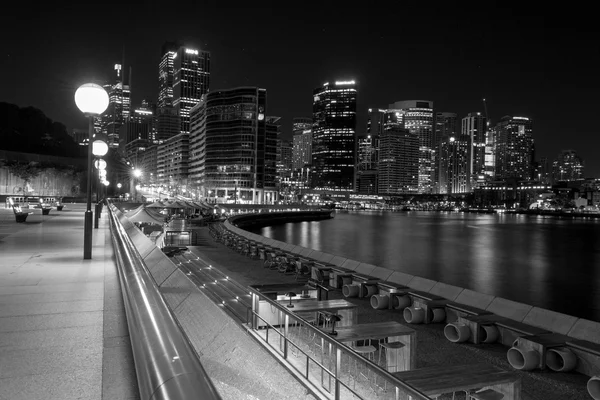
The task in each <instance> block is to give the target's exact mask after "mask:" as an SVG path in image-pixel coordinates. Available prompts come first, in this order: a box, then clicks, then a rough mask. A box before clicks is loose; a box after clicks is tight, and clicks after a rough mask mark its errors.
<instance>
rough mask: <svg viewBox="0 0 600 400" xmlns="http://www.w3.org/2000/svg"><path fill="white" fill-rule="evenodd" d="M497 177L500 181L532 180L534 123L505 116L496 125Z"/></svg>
mask: <svg viewBox="0 0 600 400" xmlns="http://www.w3.org/2000/svg"><path fill="white" fill-rule="evenodd" d="M496 135H497V136H496V176H498V177H499V178H500V179H508V178H518V179H522V180H530V179H532V176H531V174H532V171H533V151H534V141H533V121H532V120H531V118H527V117H511V116H508V115H506V116H504V117H502V118H501V119H500V122H498V124H497V125H496Z"/></svg>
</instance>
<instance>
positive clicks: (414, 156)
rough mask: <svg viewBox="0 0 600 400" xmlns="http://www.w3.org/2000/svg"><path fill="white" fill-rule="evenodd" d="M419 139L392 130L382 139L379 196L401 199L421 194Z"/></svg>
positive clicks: (379, 161)
mask: <svg viewBox="0 0 600 400" xmlns="http://www.w3.org/2000/svg"><path fill="white" fill-rule="evenodd" d="M418 150H419V136H418V134H417V133H415V132H411V131H410V130H408V129H402V128H400V127H398V126H392V127H390V128H388V129H386V130H384V131H383V132H382V134H381V135H380V138H379V160H378V174H377V179H378V180H377V193H378V194H379V195H399V194H407V193H417V192H418V190H419V151H418Z"/></svg>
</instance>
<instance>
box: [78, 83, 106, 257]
mask: <svg viewBox="0 0 600 400" xmlns="http://www.w3.org/2000/svg"><path fill="white" fill-rule="evenodd" d="M108 102H109V99H108V93H106V90H104V88H103V87H102V86H100V85H96V84H95V83H86V84H83V85H81V86H79V88H77V90H76V91H75V104H76V105H77V108H79V110H80V111H81V112H82V113H84V114H85V115H86V116H87V117H88V120H89V139H88V165H87V170H88V174H87V205H86V209H85V215H84V233H83V259H84V260H89V259H91V258H92V154H93V153H92V147H93V145H92V138H93V137H94V117H95V116H98V115H100V114H102V113H103V112H104V111H105V110H106V108H107V107H108ZM104 154H106V153H104Z"/></svg>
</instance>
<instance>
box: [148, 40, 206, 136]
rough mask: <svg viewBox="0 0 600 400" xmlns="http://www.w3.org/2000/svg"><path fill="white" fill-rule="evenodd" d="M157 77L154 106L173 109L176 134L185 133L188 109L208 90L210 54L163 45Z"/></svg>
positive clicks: (187, 129)
mask: <svg viewBox="0 0 600 400" xmlns="http://www.w3.org/2000/svg"><path fill="white" fill-rule="evenodd" d="M158 74H159V76H158V82H159V93H158V107H160V108H165V107H166V108H168V107H170V106H172V107H174V108H175V109H176V110H177V115H179V121H180V128H179V132H181V133H189V124H190V120H189V110H190V109H191V108H192V107H193V106H194V105H196V104H197V103H198V102H199V101H200V97H201V96H202V95H203V94H204V93H207V92H208V89H209V84H210V53H209V52H207V51H202V50H198V49H192V48H188V47H185V46H178V45H177V44H175V43H171V42H168V43H165V44H164V45H163V48H162V56H161V60H160V63H159V73H158Z"/></svg>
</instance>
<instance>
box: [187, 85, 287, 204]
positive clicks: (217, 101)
mask: <svg viewBox="0 0 600 400" xmlns="http://www.w3.org/2000/svg"><path fill="white" fill-rule="evenodd" d="M266 110H267V91H266V90H265V89H260V88H257V87H239V88H234V89H227V90H218V91H212V92H209V93H207V94H206V95H205V96H204V97H203V99H202V101H201V102H200V103H199V104H198V105H197V106H196V107H194V108H193V110H192V112H191V121H192V125H191V126H192V130H191V132H190V152H191V159H190V181H191V183H192V185H197V186H198V187H199V188H200V190H201V191H202V192H203V195H204V196H209V191H210V197H211V198H216V199H217V201H218V202H234V201H235V202H243V203H255V204H264V203H267V204H270V203H273V202H274V201H276V200H277V191H276V187H275V178H276V157H277V136H278V134H279V125H278V120H279V118H278V117H269V116H266Z"/></svg>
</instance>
